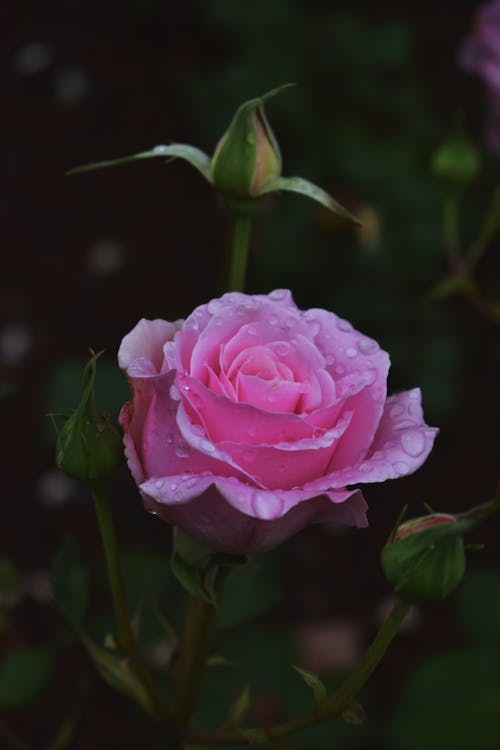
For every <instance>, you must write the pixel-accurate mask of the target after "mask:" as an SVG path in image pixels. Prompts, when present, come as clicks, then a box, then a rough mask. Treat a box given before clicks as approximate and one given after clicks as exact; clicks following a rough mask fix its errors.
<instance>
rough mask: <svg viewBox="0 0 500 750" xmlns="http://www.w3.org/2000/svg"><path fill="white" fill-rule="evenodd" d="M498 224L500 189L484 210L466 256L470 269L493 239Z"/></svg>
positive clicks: (474, 265)
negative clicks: (476, 234)
mask: <svg viewBox="0 0 500 750" xmlns="http://www.w3.org/2000/svg"><path fill="white" fill-rule="evenodd" d="M499 226H500V189H498V190H496V191H495V193H494V194H493V197H492V199H491V203H490V206H489V208H488V211H487V212H486V214H485V216H484V218H483V221H482V224H481V226H480V228H479V233H478V236H477V238H476V240H475V241H474V242H473V244H472V246H471V248H470V251H469V255H468V257H467V266H468V268H469V269H470V270H472V269H473V268H475V267H476V265H477V263H478V262H479V260H480V259H481V257H482V256H483V253H484V251H485V250H486V248H487V246H488V244H489V242H490V241H491V240H492V239H493V237H494V236H495V234H496V232H497V231H498V228H499Z"/></svg>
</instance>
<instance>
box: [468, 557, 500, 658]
mask: <svg viewBox="0 0 500 750" xmlns="http://www.w3.org/2000/svg"><path fill="white" fill-rule="evenodd" d="M458 609H459V612H460V615H461V618H462V621H463V623H464V625H465V627H466V628H467V631H468V632H469V633H470V635H471V636H473V637H474V638H476V639H477V640H478V641H479V642H480V643H485V644H486V643H489V644H491V645H492V646H494V645H496V646H497V648H498V646H499V645H500V573H499V572H498V571H497V570H495V569H494V568H486V567H484V568H479V569H477V570H473V571H471V572H470V573H469V574H468V575H467V576H466V577H465V579H464V581H463V583H462V585H461V587H460V590H459V595H458ZM484 613H487V616H485V614H484Z"/></svg>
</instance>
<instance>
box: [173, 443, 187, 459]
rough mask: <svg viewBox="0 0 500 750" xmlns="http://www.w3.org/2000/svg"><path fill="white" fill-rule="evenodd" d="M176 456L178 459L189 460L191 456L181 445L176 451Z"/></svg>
mask: <svg viewBox="0 0 500 750" xmlns="http://www.w3.org/2000/svg"><path fill="white" fill-rule="evenodd" d="M175 455H176V456H177V458H187V457H188V456H189V450H188V449H187V448H185V447H184V446H182V445H180V446H179V447H178V448H176V449H175Z"/></svg>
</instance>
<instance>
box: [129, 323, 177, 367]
mask: <svg viewBox="0 0 500 750" xmlns="http://www.w3.org/2000/svg"><path fill="white" fill-rule="evenodd" d="M180 323H181V321H176V323H168V322H167V321H166V320H159V319H158V320H146V319H145V318H143V319H142V320H140V321H139V322H138V323H137V325H136V326H135V328H132V330H131V331H130V333H128V334H127V335H126V336H125V338H124V339H123V341H122V343H121V344H120V348H119V349H118V364H119V366H120V368H121V369H122V370H127V369H128V368H129V366H130V365H131V364H132V362H133V361H134V360H135V359H145V360H149V361H150V362H152V364H153V365H154V367H155V369H156V372H159V371H160V369H161V366H162V362H163V346H164V344H165V342H166V341H169V340H170V339H172V338H173V336H174V333H175V332H176V330H177V328H178V327H179V325H180Z"/></svg>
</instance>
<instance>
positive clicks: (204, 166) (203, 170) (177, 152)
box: [67, 143, 211, 182]
mask: <svg viewBox="0 0 500 750" xmlns="http://www.w3.org/2000/svg"><path fill="white" fill-rule="evenodd" d="M165 157H169V158H170V159H184V161H187V162H188V163H189V164H191V166H192V167H194V168H195V169H197V170H198V172H200V174H202V175H203V177H204V178H205V179H206V180H207V181H208V182H211V177H210V157H209V156H207V154H205V153H204V152H203V151H201V150H200V149H199V148H196V147H195V146H189V145H188V144H187V143H171V144H170V145H168V146H155V147H154V148H152V149H151V150H150V151H140V152H139V153H138V154H132V155H131V156H122V157H120V158H118V159H110V160H107V161H97V162H92V163H91V164H83V165H82V166H81V167H75V168H74V169H70V170H69V172H67V174H68V175H73V174H82V173H83V172H91V171H93V170H95V169H107V167H116V166H118V165H120V164H128V162H132V161H142V160H144V159H158V158H163V159H164V158H165Z"/></svg>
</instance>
